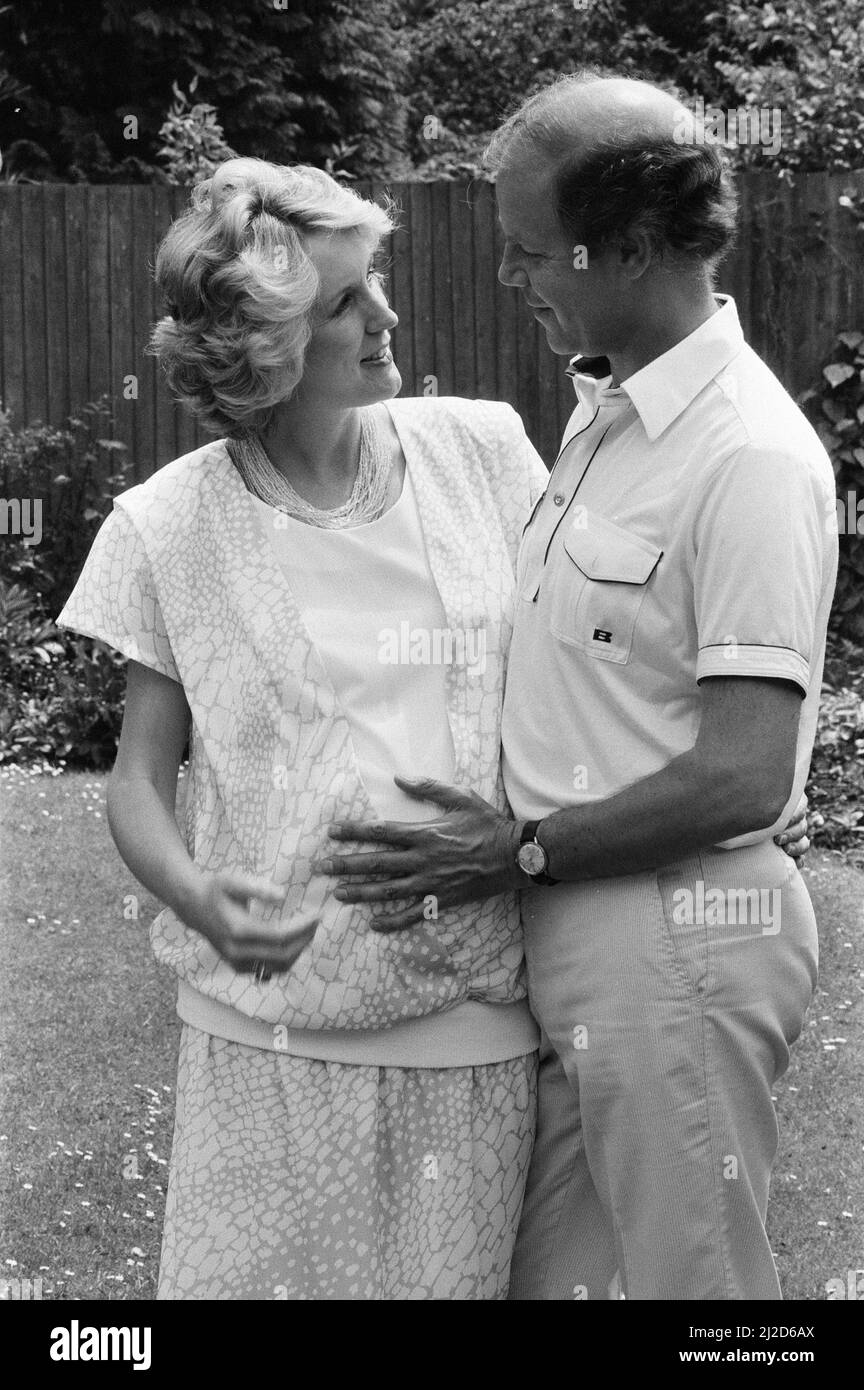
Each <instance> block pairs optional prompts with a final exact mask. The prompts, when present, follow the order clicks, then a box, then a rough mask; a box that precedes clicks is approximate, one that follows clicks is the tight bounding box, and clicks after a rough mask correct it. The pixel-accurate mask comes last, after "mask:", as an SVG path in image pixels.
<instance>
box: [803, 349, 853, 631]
mask: <svg viewBox="0 0 864 1390" xmlns="http://www.w3.org/2000/svg"><path fill="white" fill-rule="evenodd" d="M801 404H802V406H803V407H804V409H805V411H806V412H807V414H808V415H809V417H810V419H811V420H812V422H813V425H814V428H815V429H816V431H817V433H818V434H819V436H820V438H821V440H822V442H823V444H824V445H825V448H826V449H827V450H828V453H829V454H830V455H831V462H832V464H833V466H834V476H835V479H836V484H837V494H838V502H839V506H838V524H839V529H840V536H839V542H840V569H839V573H838V577H837V592H836V596H835V599H834V609H833V614H832V621H833V623H834V625H835V626H836V627H837V629H838V631H839V633H840V634H841V635H845V636H847V637H849V638H852V639H854V640H855V641H857V642H859V643H862V642H864V505H862V509H861V513H860V515H859V512H858V502H859V501H860V502H862V504H864V333H859V332H855V333H851V332H850V333H841V334H840V335H839V337H838V338H837V344H836V348H835V350H834V351H833V352H832V354H831V361H830V362H829V363H828V364H827V366H825V367H824V368H823V370H822V382H821V384H820V386H819V387H818V388H814V389H812V390H810V391H805V392H804V394H803V395H802V396H801ZM828 520H829V519H828V518H826V524H827V522H828Z"/></svg>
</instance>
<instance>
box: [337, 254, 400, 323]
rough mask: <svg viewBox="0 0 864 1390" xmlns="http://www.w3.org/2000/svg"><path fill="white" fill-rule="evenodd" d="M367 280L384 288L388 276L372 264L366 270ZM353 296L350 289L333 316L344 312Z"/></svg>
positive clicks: (368, 282)
mask: <svg viewBox="0 0 864 1390" xmlns="http://www.w3.org/2000/svg"><path fill="white" fill-rule="evenodd" d="M366 282H367V284H372V285H378V286H379V288H381V289H383V287H384V285H385V284H386V283H387V276H386V275H385V274H384V271H383V270H378V269H377V268H376V267H375V266H370V267H369V269H368V270H367V272H366ZM353 298H354V293H353V291H352V290H349V291H348V293H347V294H346V295H344V296H343V298H342V300H341V302H340V303H339V304H338V305H337V306H336V308H335V310H334V311H333V317H334V318H338V316H339V315H340V314H344V313H345V310H346V309H347V308H348V305H349V304H350V303H351V301H352V299H353Z"/></svg>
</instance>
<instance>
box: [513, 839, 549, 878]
mask: <svg viewBox="0 0 864 1390" xmlns="http://www.w3.org/2000/svg"><path fill="white" fill-rule="evenodd" d="M516 858H517V860H518V863H519V868H520V869H523V870H524V872H525V873H526V874H542V873H543V871H544V869H545V868H546V851H545V849H543V847H542V845H538V844H535V843H534V841H533V840H529V841H528V843H527V845H520V846H519V853H518V854H517V856H516Z"/></svg>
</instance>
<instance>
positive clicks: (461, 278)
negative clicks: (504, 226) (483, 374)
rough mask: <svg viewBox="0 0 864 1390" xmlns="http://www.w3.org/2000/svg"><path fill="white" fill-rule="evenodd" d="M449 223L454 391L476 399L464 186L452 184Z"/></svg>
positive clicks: (469, 214)
mask: <svg viewBox="0 0 864 1390" xmlns="http://www.w3.org/2000/svg"><path fill="white" fill-rule="evenodd" d="M447 192H448V193H449V195H450V197H449V203H450V208H449V213H450V216H449V222H450V246H451V248H452V253H451V256H450V265H451V279H450V305H451V308H450V330H451V341H452V344H453V347H452V352H453V388H452V389H453V391H454V392H455V394H456V395H457V396H467V397H469V399H474V398H476V396H477V364H476V357H475V354H476V348H477V331H476V322H475V319H474V296H473V294H472V293H471V275H472V254H471V252H472V232H473V221H474V218H473V215H472V212H471V208H470V206H469V204H468V197H467V189H466V188H465V186H464V185H463V184H459V183H451V184H450V185H449V188H448V189H447Z"/></svg>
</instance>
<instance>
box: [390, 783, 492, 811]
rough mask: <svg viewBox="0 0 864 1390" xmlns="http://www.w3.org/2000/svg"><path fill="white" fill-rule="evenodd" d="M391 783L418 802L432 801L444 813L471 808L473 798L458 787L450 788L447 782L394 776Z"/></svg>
mask: <svg viewBox="0 0 864 1390" xmlns="http://www.w3.org/2000/svg"><path fill="white" fill-rule="evenodd" d="M393 781H394V782H395V783H396V785H397V786H398V787H401V788H402V790H403V791H404V792H407V793H408V795H409V796H415V797H417V799H418V801H434V802H435V804H436V805H437V806H443V807H444V810H445V811H462V810H464V809H465V807H466V806H473V804H474V801H473V797H472V796H471V795H470V794H469V793H468V792H464V791H462V790H461V788H459V787H452V786H450V785H449V783H447V782H436V781H435V779H434V778H433V777H399V776H395V777H394V778H393Z"/></svg>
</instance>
